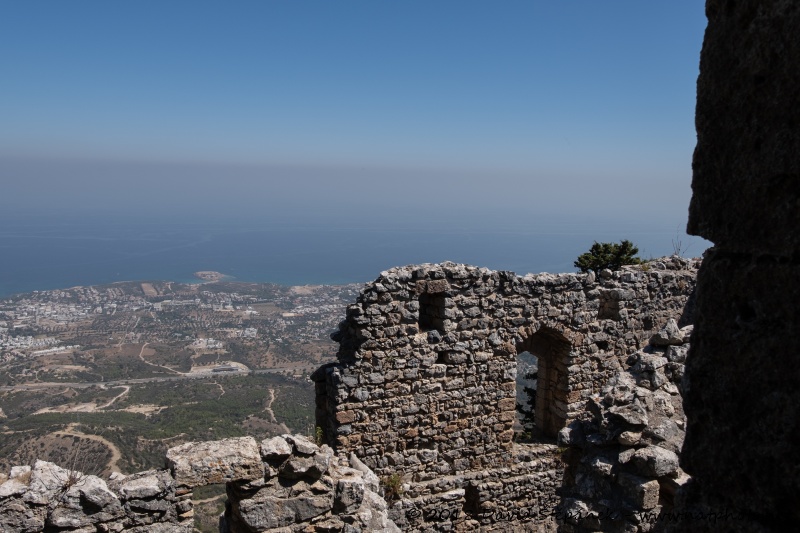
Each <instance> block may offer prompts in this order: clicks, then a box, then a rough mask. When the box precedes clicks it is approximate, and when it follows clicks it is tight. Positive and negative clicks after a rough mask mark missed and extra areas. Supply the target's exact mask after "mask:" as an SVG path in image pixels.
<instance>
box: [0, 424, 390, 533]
mask: <svg viewBox="0 0 800 533" xmlns="http://www.w3.org/2000/svg"><path fill="white" fill-rule="evenodd" d="M167 460H168V463H169V464H170V470H149V471H147V472H139V473H137V474H133V475H130V476H123V475H119V474H117V475H113V476H112V478H111V479H110V480H109V482H108V483H106V481H104V480H102V479H100V478H98V477H95V476H86V475H83V474H81V473H80V472H75V471H68V470H65V469H63V468H60V467H59V466H56V465H54V464H53V463H47V462H44V461H37V462H36V465H35V466H34V467H33V469H31V468H30V467H27V466H26V467H15V468H14V469H13V470H12V472H11V477H10V478H9V479H7V480H6V481H5V482H3V483H2V484H0V531H14V532H25V533H34V532H42V531H52V532H57V531H74V532H80V533H90V532H91V533H94V532H98V531H100V532H117V531H132V532H134V533H136V532H138V533H190V532H191V531H192V526H193V523H194V521H193V512H192V501H191V498H192V489H193V488H194V487H198V486H202V485H206V484H210V483H221V482H227V489H228V497H229V500H228V505H227V508H226V511H225V514H224V516H223V517H221V520H220V531H221V532H223V533H251V532H256V531H258V532H260V531H280V532H281V533H289V532H292V531H348V532H352V533H358V532H364V533H366V532H371V531H386V532H392V531H399V529H397V526H395V525H394V523H392V521H391V520H389V518H388V514H387V504H386V502H385V500H384V499H383V498H382V497H381V496H379V495H378V491H379V487H378V478H377V477H376V476H375V474H373V473H372V472H370V471H369V469H367V468H366V467H365V466H364V465H363V464H362V463H361V462H360V461H359V460H358V459H357V458H355V457H353V458H352V459H351V460H349V461H348V460H347V459H344V458H338V457H334V456H333V451H332V450H331V449H330V448H328V447H327V446H322V447H319V446H317V445H316V444H314V443H312V442H309V441H308V440H307V439H305V438H304V437H302V436H299V435H283V436H281V437H275V438H273V439H268V440H265V441H264V442H262V443H261V445H260V446H259V445H257V444H256V442H255V440H254V439H253V438H252V437H245V438H240V439H225V440H221V441H214V442H200V443H189V444H184V445H182V446H178V447H176V448H172V449H170V450H169V451H168V452H167Z"/></svg>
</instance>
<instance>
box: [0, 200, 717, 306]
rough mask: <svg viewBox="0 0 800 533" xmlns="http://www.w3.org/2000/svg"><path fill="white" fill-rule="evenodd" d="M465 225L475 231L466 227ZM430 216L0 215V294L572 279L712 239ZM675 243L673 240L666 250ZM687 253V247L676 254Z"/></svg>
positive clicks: (617, 226)
mask: <svg viewBox="0 0 800 533" xmlns="http://www.w3.org/2000/svg"><path fill="white" fill-rule="evenodd" d="M472 222H474V223H472ZM472 222H471V221H470V220H469V219H461V220H452V219H446V218H442V219H436V218H435V217H416V218H414V217H411V218H409V219H402V220H386V219H384V220H381V221H375V220H362V219H359V218H358V217H349V218H348V217H346V216H340V217H335V218H325V217H316V218H315V217H314V214H313V213H297V214H296V215H295V216H291V217H286V216H282V217H272V218H271V217H269V216H256V217H247V216H241V217H235V216H225V217H222V216H217V217H214V216H211V215H205V214H204V215H202V216H200V215H198V216H193V217H186V216H182V217H177V218H171V217H169V216H168V215H165V216H147V217H135V216H125V217H122V216H117V215H115V214H114V213H113V212H105V213H86V214H75V213H70V214H68V215H57V214H45V215H42V214H37V215H36V216H32V215H31V216H26V215H25V214H24V213H23V214H19V213H17V214H15V215H10V214H0V298H3V297H8V296H10V295H13V294H17V293H25V292H31V291H36V290H49V289H58V288H68V287H73V286H78V285H84V286H85V285H100V284H108V283H113V282H118V281H131V280H171V281H177V282H193V281H197V280H196V279H195V278H194V276H193V274H194V272H197V271H203V270H213V271H217V272H221V273H223V274H226V275H228V276H231V277H232V278H233V279H235V280H241V281H254V282H270V283H278V284H282V285H323V284H344V283H363V282H367V281H370V280H373V279H375V278H376V277H377V276H378V275H379V274H380V272H381V271H383V270H386V269H389V268H391V267H393V266H402V265H409V264H419V263H437V262H441V261H455V262H460V263H467V264H473V265H478V266H486V267H489V268H492V269H497V270H510V271H514V272H516V273H518V274H525V273H539V272H574V271H575V267H574V266H573V262H574V261H575V259H576V257H577V256H578V255H579V254H580V253H583V252H585V251H587V250H588V249H589V248H590V246H591V245H592V243H593V242H594V241H598V242H618V241H619V240H621V239H628V240H631V241H633V242H634V243H635V244H636V245H637V246H638V247H639V251H640V256H642V257H645V258H647V257H661V256H664V255H670V254H672V253H673V252H674V251H675V249H676V248H675V247H676V245H678V250H679V251H681V252H683V255H687V256H699V255H701V254H702V252H703V251H704V250H705V248H707V246H708V245H709V244H710V243H707V242H706V241H703V240H702V239H699V238H695V237H687V236H686V235H685V234H684V233H683V232H682V224H683V225H685V222H683V223H682V222H681V221H677V222H676V221H661V222H647V221H641V220H636V221H626V220H612V219H597V218H583V219H581V218H576V217H574V216H566V215H565V216H563V217H554V216H552V215H550V216H546V217H545V216H542V217H538V218H537V217H536V216H535V215H524V216H521V215H520V214H515V215H508V216H498V217H496V219H493V220H490V221H487V220H485V219H481V220H480V221H479V222H480V223H478V221H472ZM676 241H677V242H676ZM685 248H688V250H685Z"/></svg>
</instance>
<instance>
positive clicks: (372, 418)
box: [312, 257, 697, 531]
mask: <svg viewBox="0 0 800 533" xmlns="http://www.w3.org/2000/svg"><path fill="white" fill-rule="evenodd" d="M696 268H697V264H696V262H694V261H691V260H685V259H682V258H679V257H672V258H666V259H664V260H662V261H659V262H654V263H650V264H648V265H647V266H645V267H638V266H637V267H625V268H623V270H621V271H619V272H610V271H605V272H603V273H601V274H602V275H601V276H599V278H598V277H596V276H595V275H594V274H589V275H585V274H559V275H551V274H541V275H527V276H517V275H515V274H513V273H511V272H495V271H491V270H488V269H485V268H478V267H473V266H467V265H459V264H455V263H443V264H439V265H431V264H426V265H417V266H408V267H401V268H395V269H392V270H389V271H386V272H383V273H382V274H381V276H380V277H379V278H378V279H377V280H375V281H374V282H372V283H369V284H367V286H366V287H365V288H364V290H363V291H362V293H361V295H360V296H359V297H358V300H357V302H356V303H355V304H353V305H351V306H349V307H348V310H347V318H346V319H345V320H344V321H343V322H342V323H341V324H340V326H339V330H338V331H337V332H336V333H335V334H334V335H333V336H332V337H333V338H334V340H337V341H338V342H339V343H340V349H339V353H338V359H339V362H338V363H334V364H329V365H326V366H323V367H322V368H320V369H319V370H318V371H317V372H315V373H314V375H312V379H313V380H314V381H315V382H316V390H317V424H318V426H319V427H321V428H322V429H323V431H324V435H325V437H326V439H327V441H328V443H329V444H330V445H332V446H333V447H334V448H335V449H336V451H337V452H339V453H342V454H350V453H353V454H355V455H356V456H358V457H359V458H360V459H361V460H362V461H363V462H364V463H365V464H366V465H367V466H368V467H370V468H371V469H373V470H374V471H375V472H376V473H377V474H378V475H379V476H381V477H383V478H384V479H386V478H390V477H392V476H396V477H397V478H399V479H401V480H402V481H403V483H404V488H403V490H404V493H403V497H402V498H400V501H399V502H397V503H395V504H394V505H393V506H392V513H391V514H390V516H391V517H392V518H393V519H394V520H395V522H397V524H398V525H400V526H401V527H403V529H404V530H407V531H423V530H425V531H427V530H442V531H444V530H453V529H455V530H462V531H463V530H467V529H471V528H474V527H491V528H495V529H500V530H502V529H503V528H504V527H505V528H508V529H514V528H515V527H521V525H522V524H532V525H531V527H533V528H534V529H537V528H538V529H540V530H543V529H546V528H548V527H550V526H551V525H554V523H555V522H554V521H553V514H554V509H555V507H556V504H557V503H558V502H559V498H560V496H559V495H558V494H557V489H560V488H561V487H562V485H563V484H565V483H567V481H565V478H564V473H565V459H564V458H562V457H561V456H560V452H559V448H558V446H556V445H555V442H556V438H557V437H559V436H560V438H561V443H562V444H569V445H575V446H579V445H580V444H582V443H583V442H585V441H582V440H581V436H582V435H584V436H585V434H586V432H587V431H595V429H594V426H591V425H588V426H585V427H584V424H583V422H584V421H587V423H588V421H590V420H591V419H592V417H593V414H592V413H591V412H589V411H587V405H600V404H601V403H602V401H604V400H603V398H602V395H605V394H607V390H606V389H607V387H608V386H610V385H611V380H612V379H618V380H625V379H627V380H628V381H629V382H630V390H627V391H625V392H624V393H623V391H622V389H623V388H624V387H625V386H627V385H625V384H623V383H621V382H620V383H619V387H618V389H617V390H616V392H608V394H611V395H612V399H611V400H610V404H609V405H607V406H605V407H604V409H606V411H607V412H606V411H604V412H603V413H602V415H600V416H601V418H603V417H606V418H607V419H608V420H609V421H613V423H614V425H613V428H620V433H625V435H624V436H622V437H621V438H622V440H623V441H626V442H629V444H628V446H642V447H643V446H647V445H648V444H653V445H654V446H666V447H665V448H663V450H664V454H666V455H669V456H670V458H672V459H674V456H675V452H676V451H678V450H679V449H680V444H681V442H682V437H683V411H682V409H681V408H680V399H679V396H678V391H679V389H678V385H677V384H678V383H679V382H680V379H681V377H682V375H683V362H684V360H685V353H686V350H687V348H688V347H687V346H684V343H685V341H686V340H687V338H688V337H689V336H690V334H691V332H690V328H684V329H681V328H682V327H685V326H686V325H688V323H689V322H690V315H691V305H688V306H687V303H689V296H690V295H691V294H692V291H693V288H694V282H695V275H696ZM651 338H652V340H651ZM650 343H652V347H651V348H648V351H646V352H641V353H638V351H639V350H640V349H641V348H643V347H645V346H648V345H649V344H650ZM522 351H528V352H530V353H532V354H534V355H535V356H536V357H537V359H538V361H537V362H538V379H537V397H536V413H535V418H536V426H537V428H538V430H539V435H538V437H539V438H538V441H539V443H538V444H535V445H532V446H533V447H529V446H523V445H515V443H514V436H515V432H514V424H515V420H516V411H515V407H516V398H515V397H516V371H517V354H518V353H520V352H522ZM629 359H630V361H629ZM632 366H635V367H636V368H634V369H632V370H635V371H636V373H637V374H636V376H635V377H634V376H633V375H628V376H627V377H621V376H620V373H625V372H626V371H627V370H628V369H629V367H632ZM626 375H627V374H626ZM615 393H619V394H621V395H622V397H621V398H619V399H616V398H613V394H615ZM676 405H677V407H676ZM610 423H611V422H609V424H610ZM599 431H601V430H600V429H597V430H596V432H599ZM602 431H612V432H613V431H615V429H609V428H608V427H606V426H603V427H602ZM617 436H618V435H612V436H611V437H610V438H611V439H612V440H613V439H616V438H617ZM595 437H596V438H598V439H599V438H601V437H600V436H599V435H595ZM602 438H605V437H602ZM615 442H616V443H617V445H622V441H615ZM658 453H661V452H659V451H658V450H653V454H652V458H653V461H650V459H651V456H647V458H645V459H642V465H644V466H641V467H638V466H637V467H636V468H633V467H631V468H630V469H631V470H632V471H633V472H640V475H642V476H645V477H643V478H642V483H645V484H646V483H649V482H650V481H654V480H656V479H658V478H661V477H664V476H665V475H667V474H664V472H663V471H664V469H665V468H668V467H667V466H665V465H666V464H667V463H668V461H667V460H666V458H665V457H664V454H662V455H656V454H658ZM524 457H527V458H528V459H524ZM533 457H535V459H532V458H533ZM655 458H657V459H658V461H655ZM651 462H652V463H653V464H652V465H651ZM673 463H674V464H673ZM632 464H634V465H638V463H632ZM669 464H670V466H669V468H671V467H672V466H674V467H675V468H674V469H673V470H671V471H670V474H673V473H674V471H675V469H677V459H675V460H674V461H673V462H672V463H669ZM613 466H614V465H612V467H613ZM648 468H649V469H648ZM627 469H628V467H625V468H618V469H614V471H613V473H612V474H611V475H612V476H616V474H617V470H619V471H620V472H623V471H626V470H627ZM606 483H608V480H606ZM637 486H638V485H637ZM522 487H524V488H522ZM653 487H654V486H653V485H652V484H650V485H647V487H646V488H647V490H646V491H645V492H646V494H647V498H646V500H647V501H648V502H650V501H651V500H653V499H654V498H655V500H656V501H657V500H658V498H659V491H658V490H657V489H654V488H653ZM636 490H640V489H636ZM641 490H645V489H641ZM642 498H644V496H642ZM640 500H641V498H640ZM642 501H644V500H642ZM575 504H576V505H587V503H586V502H584V501H583V500H580V498H576V499H575ZM548 506H549V507H548Z"/></svg>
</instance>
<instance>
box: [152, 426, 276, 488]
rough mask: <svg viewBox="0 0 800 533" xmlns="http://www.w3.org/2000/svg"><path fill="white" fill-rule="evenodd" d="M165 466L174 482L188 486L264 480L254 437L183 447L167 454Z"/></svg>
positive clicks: (259, 453)
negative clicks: (167, 467) (166, 465)
mask: <svg viewBox="0 0 800 533" xmlns="http://www.w3.org/2000/svg"><path fill="white" fill-rule="evenodd" d="M167 464H168V466H169V468H170V470H171V471H172V473H173V476H174V477H175V481H176V482H177V483H179V484H181V485H186V486H189V487H197V486H202V485H210V484H214V483H225V482H228V481H253V480H256V479H259V478H263V477H264V463H263V462H262V461H261V452H260V450H259V447H258V444H257V443H256V440H255V439H254V438H253V437H241V438H233V439H223V440H219V441H211V442H193V443H188V444H182V445H180V446H176V447H175V448H170V449H169V450H168V451H167Z"/></svg>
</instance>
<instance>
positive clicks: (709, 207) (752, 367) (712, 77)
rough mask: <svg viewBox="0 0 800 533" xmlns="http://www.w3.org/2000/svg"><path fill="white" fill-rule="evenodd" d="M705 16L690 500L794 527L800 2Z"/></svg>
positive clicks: (799, 424) (799, 413) (797, 519)
mask: <svg viewBox="0 0 800 533" xmlns="http://www.w3.org/2000/svg"><path fill="white" fill-rule="evenodd" d="M706 13H707V16H708V29H707V31H706V37H705V41H704V44H703V52H702V57H701V64H700V78H699V79H698V84H697V93H698V94H697V139H698V143H697V148H696V151H695V157H694V164H693V166H694V177H693V182H692V189H693V193H694V194H693V198H692V203H691V209H690V218H689V232H690V233H693V234H695V235H700V236H703V237H705V238H707V239H709V240H711V241H713V242H714V244H715V247H714V248H713V249H712V251H711V252H710V253H709V254H708V255H707V257H706V259H705V261H704V263H703V267H702V269H701V270H700V273H699V275H698V289H697V306H696V323H695V324H696V329H695V333H694V338H693V342H692V351H691V353H690V357H689V359H688V362H687V367H686V378H687V380H686V397H685V404H684V406H685V409H686V414H687V416H688V424H687V433H686V443H685V446H684V450H683V454H682V456H681V461H682V464H683V466H684V468H685V469H686V471H687V472H689V473H690V474H691V475H692V476H693V477H694V482H693V483H692V484H691V485H690V486H689V489H688V491H687V492H686V493H685V498H684V499H685V501H686V505H687V506H691V505H694V506H695V507H697V508H698V509H699V511H698V512H706V513H709V512H713V511H717V512H722V510H725V509H727V510H728V511H729V512H735V513H736V514H738V515H739V519H738V520H736V521H735V522H732V523H731V524H726V526H725V528H724V529H726V530H728V531H734V530H735V531H788V530H791V529H793V528H796V527H797V524H798V523H800V496H798V495H800V475H798V472H797V469H798V464H800V447H798V445H797V443H798V442H800V367H798V364H797V354H798V353H800V340H798V339H800V335H798V331H797V330H798V326H800V316H799V315H800V307H799V306H798V303H797V291H796V289H795V283H797V280H798V279H800V265H798V252H800V209H798V207H800V197H799V196H798V195H799V194H800V156H799V155H798V154H800V129H799V128H800V107H799V106H798V105H797V94H798V90H799V89H800V69H798V68H797V65H798V64H800V39H798V38H797V36H798V35H800V3H798V2H796V1H794V0H769V1H763V0H737V1H735V2H731V1H727V2H723V1H722V0H708V2H707V4H706ZM695 527H696V529H697V530H705V529H710V528H711V527H712V526H710V525H709V524H707V523H705V524H703V523H698V524H696V525H695ZM684 530H685V529H684Z"/></svg>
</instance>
